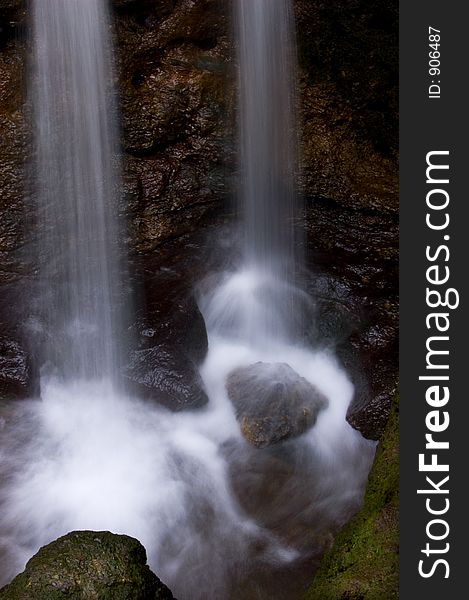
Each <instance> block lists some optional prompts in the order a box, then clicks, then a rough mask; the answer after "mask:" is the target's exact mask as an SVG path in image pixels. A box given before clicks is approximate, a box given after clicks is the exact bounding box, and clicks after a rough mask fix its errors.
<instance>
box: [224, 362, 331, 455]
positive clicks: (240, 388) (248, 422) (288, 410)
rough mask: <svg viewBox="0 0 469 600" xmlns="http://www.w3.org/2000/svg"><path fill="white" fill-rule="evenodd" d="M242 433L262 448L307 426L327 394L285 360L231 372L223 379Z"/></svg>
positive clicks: (312, 422) (322, 405)
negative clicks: (301, 375) (225, 379)
mask: <svg viewBox="0 0 469 600" xmlns="http://www.w3.org/2000/svg"><path fill="white" fill-rule="evenodd" d="M226 389H227V391H228V396H229V398H230V400H231V402H232V403H233V405H234V407H235V410H236V416H237V419H238V421H239V424H240V428H241V432H242V434H243V436H244V437H245V438H246V440H247V441H248V442H249V443H250V444H252V445H253V446H256V447H257V448H263V447H265V446H269V445H271V444H276V443H278V442H282V441H284V440H287V439H290V438H292V437H296V436H299V435H301V434H302V433H304V432H305V431H307V430H308V429H310V428H311V427H312V426H313V425H314V424H315V423H316V419H317V416H318V414H319V412H320V411H321V410H322V409H323V408H325V407H326V406H327V404H328V400H327V399H326V397H325V396H324V395H323V394H321V392H319V390H317V389H316V388H315V387H313V386H312V385H311V384H310V383H309V382H308V381H306V379H304V378H303V377H300V376H299V375H298V374H297V373H296V372H295V371H294V370H293V369H292V368H291V367H289V366H288V365H287V364H285V363H262V362H258V363H255V364H254V365H250V366H249V367H241V368H239V369H235V370H234V371H232V372H231V373H230V374H229V375H228V378H227V381H226Z"/></svg>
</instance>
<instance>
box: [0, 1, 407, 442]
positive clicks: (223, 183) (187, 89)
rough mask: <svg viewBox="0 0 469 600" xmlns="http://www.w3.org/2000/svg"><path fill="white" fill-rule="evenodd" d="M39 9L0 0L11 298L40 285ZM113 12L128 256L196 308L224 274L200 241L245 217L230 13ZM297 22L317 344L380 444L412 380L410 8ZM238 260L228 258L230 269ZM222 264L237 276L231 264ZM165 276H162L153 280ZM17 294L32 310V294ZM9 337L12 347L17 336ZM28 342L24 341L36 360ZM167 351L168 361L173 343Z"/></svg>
mask: <svg viewBox="0 0 469 600" xmlns="http://www.w3.org/2000/svg"><path fill="white" fill-rule="evenodd" d="M26 6H27V5H26V3H25V2H22V1H21V0H0V258H1V261H0V262H1V267H0V285H1V286H2V290H3V288H4V285H5V284H8V285H10V284H11V283H12V282H16V281H19V282H22V281H25V280H26V279H27V278H29V277H30V274H31V273H32V272H33V270H34V267H33V266H32V265H30V264H29V263H28V262H27V261H26V260H25V257H26V255H27V254H28V252H26V251H25V252H23V249H25V248H27V246H26V245H25V243H27V242H28V241H30V240H27V239H25V233H24V232H25V223H29V213H28V210H27V207H29V206H31V205H32V204H31V203H30V202H29V201H28V202H25V201H24V199H23V198H24V193H25V187H27V186H25V181H26V178H25V164H24V163H25V157H27V156H28V151H27V148H29V147H30V146H29V145H28V144H29V142H28V136H29V135H30V131H29V129H30V128H28V126H27V110H26V105H25V94H24V87H25V80H26V60H25V57H26V45H25V40H26V35H25V32H26V29H25V28H26V26H27V23H28V20H27V16H28V15H27V9H26ZM112 7H113V12H114V29H115V40H116V58H117V63H118V64H117V69H116V83H117V85H118V93H119V100H120V113H121V121H122V163H123V169H124V186H123V193H122V202H121V206H120V211H121V212H122V213H123V214H125V215H126V216H127V220H128V222H129V235H128V236H127V238H126V242H127V244H128V247H129V248H130V249H131V250H132V251H133V252H135V251H136V252H138V254H139V260H140V261H141V262H144V263H145V262H146V263H147V265H148V267H147V268H146V269H145V272H144V275H143V279H144V280H146V279H148V280H150V279H152V278H153V279H155V276H154V275H155V273H156V274H157V276H158V278H159V281H160V282H161V286H165V285H166V282H167V272H165V271H164V268H163V266H162V265H163V264H164V261H166V262H167V264H169V265H170V267H169V268H170V269H172V270H173V271H177V270H178V269H181V270H182V271H184V273H185V274H184V275H183V278H184V279H185V281H186V283H187V285H186V289H185V291H184V293H183V294H182V296H181V297H184V296H185V295H186V293H187V292H188V290H189V289H190V286H192V285H193V284H194V283H197V281H199V280H201V279H202V278H204V277H206V275H207V273H209V272H210V271H211V269H213V260H212V259H210V260H209V261H207V256H208V255H210V248H206V250H208V251H207V252H205V254H204V253H201V252H199V250H198V249H197V248H198V247H199V246H200V241H199V238H200V236H201V235H205V236H206V237H207V238H208V237H209V236H211V235H214V233H213V231H212V229H211V227H212V225H213V223H214V222H215V221H216V220H217V219H218V218H219V215H220V214H223V213H229V211H230V210H231V206H230V199H231V196H232V194H233V190H234V185H233V182H234V179H233V178H234V177H235V176H236V160H235V154H234V137H235V130H236V128H235V124H236V111H235V86H234V79H235V78H234V74H235V69H234V51H233V40H232V34H231V29H230V15H231V9H230V2H228V1H227V0H190V1H189V0H178V1H176V0H162V1H161V2H154V1H153V0H113V2H112ZM295 14H296V21H297V36H298V45H299V57H300V70H299V75H300V89H299V104H300V113H301V114H300V120H301V128H300V131H301V134H302V153H303V160H302V175H301V178H300V182H299V183H300V189H301V192H302V194H303V196H304V197H305V200H306V211H305V215H306V218H305V220H304V226H305V230H306V234H307V235H306V242H305V243H306V246H307V247H306V255H307V256H308V257H311V263H310V264H309V265H308V267H311V269H312V271H313V272H314V276H313V277H311V275H308V277H307V279H308V283H307V285H306V286H305V287H308V288H309V289H310V291H311V293H312V294H313V295H314V294H316V296H315V297H316V298H317V301H316V300H315V301H316V303H317V305H318V311H319V313H318V314H319V315H321V319H320V322H319V324H318V323H317V322H316V323H315V324H314V325H312V326H311V335H310V334H308V335H310V337H311V336H313V335H314V336H315V340H314V343H316V341H317V338H318V337H319V339H321V342H320V343H321V344H323V345H324V344H326V345H328V346H329V347H334V348H335V349H336V351H337V353H338V354H339V356H340V358H341V360H342V362H343V364H344V366H345V368H346V369H347V370H348V372H349V373H350V374H351V377H352V378H353V380H354V383H355V384H356V388H357V393H356V396H355V399H354V401H353V403H352V405H351V407H350V410H349V417H348V418H349V420H350V422H351V423H352V424H353V425H354V426H355V427H357V428H359V429H360V431H362V433H364V434H365V435H367V436H368V437H373V438H374V439H377V438H378V437H379V436H380V435H381V433H382V431H383V427H384V423H385V421H386V419H387V414H388V411H389V400H390V397H391V395H392V391H393V390H394V388H395V385H396V375H395V374H396V372H397V353H396V346H397V258H398V242H397V240H398V217H397V209H398V194H397V161H398V159H397V59H396V56H395V53H396V36H397V28H396V18H397V6H396V5H395V3H394V2H392V1H389V0H380V1H379V2H377V3H373V4H370V3H368V2H365V1H364V0H340V2H338V3H335V4H334V5H331V4H330V3H329V4H328V3H325V2H315V3H311V2H310V1H308V0H295ZM223 219H224V220H225V221H226V218H225V217H223ZM228 220H229V221H231V222H233V219H232V217H229V218H228ZM28 226H29V225H28ZM215 235H217V234H216V233H215ZM222 235H225V233H224V232H223V233H222ZM194 240H196V241H194ZM204 243H205V245H206V246H207V247H208V246H210V244H209V243H208V242H207V241H205V242H204ZM212 245H214V243H213V242H212ZM194 246H195V248H194ZM235 247H236V243H235V244H231V246H230V245H229V244H225V246H224V247H223V248H222V250H220V251H219V255H223V253H225V255H226V256H227V255H228V254H229V253H232V252H233V248H235ZM235 252H236V249H235ZM192 254H194V256H192ZM157 255H158V256H157ZM160 256H161V260H160ZM198 260H199V262H197V261H198ZM217 260H218V265H219V266H222V268H223V260H219V259H218V258H217ZM155 261H156V262H159V266H158V267H157V268H156V270H155V271H154V272H153V271H152V269H153V265H154V263H155ZM189 263H191V269H192V271H190V269H188V268H186V266H187V264H189ZM318 275H319V277H318ZM317 278H318V279H319V283H317V282H316V281H315V280H316V279H317ZM313 279H314V281H313ZM325 281H326V282H327V283H326V284H325V285H323V284H324V282H325ZM144 286H147V284H146V283H144ZM20 287H21V286H20ZM157 287H158V286H157V285H156V284H155V285H153V284H152V289H153V290H154V289H156V288H157ZM17 293H18V297H24V296H25V291H24V289H19V290H18V292H17ZM152 293H153V292H152ZM327 293H331V294H332V295H331V296H330V297H329V298H327V297H326V294H327ZM147 297H148V295H147ZM159 298H161V295H160V296H159ZM164 306H168V304H165V305H164ZM147 307H148V304H147ZM166 310H168V315H169V309H166V308H164V311H166ZM142 314H143V313H142ZM24 317H25V316H24V315H23V316H22V317H21V319H22V320H24ZM26 317H27V315H26ZM349 317H350V320H348V319H349ZM15 318H16V317H15V316H14V315H11V316H9V321H10V322H11V321H13V320H14V319H15ZM139 318H140V317H139ZM165 318H166V317H165ZM158 319H160V317H159V316H158ZM161 319H162V320H164V319H163V317H161ZM2 320H4V319H3V316H2V318H1V319H0V322H1V321H2ZM151 320H153V317H152V318H151V319H150V321H151ZM17 326H21V320H20V319H19V320H18V321H17V322H15V323H13V329H14V330H15V331H16V329H17ZM145 328H146V326H145V327H144V329H145ZM150 328H151V327H150ZM318 329H319V331H318ZM160 334H162V330H161V329H160V330H158V335H160ZM0 335H1V336H2V337H3V338H7V339H10V337H11V336H10V334H9V333H8V332H7V331H6V330H4V329H1V330H0ZM15 335H16V334H15ZM334 336H335V338H334ZM143 337H145V336H143ZM20 338H21V336H19V337H18V336H16V337H15V336H13V337H12V338H11V339H12V340H13V341H14V340H17V341H18V343H20V345H22V346H23V347H24V344H23V342H22V341H21V339H20ZM147 341H148V340H147ZM163 346H164V350H165V352H167V353H169V351H170V349H168V345H167V344H166V342H165V343H164V344H163ZM152 347H153V346H151V344H142V345H141V346H140V345H139V344H137V346H134V349H135V350H136V351H137V350H138V351H146V352H148V351H149V350H150V349H151V348H152ZM171 351H172V350H171ZM154 353H156V350H155V352H154ZM189 354H190V356H191V360H190V361H189V362H191V361H194V360H195V362H196V363H197V362H198V361H200V355H201V353H200V352H199V355H198V354H197V351H196V352H195V353H194V352H193V351H192V350H191V351H190V352H189ZM194 357H195V358H194ZM152 360H153V359H152ZM136 362H137V364H141V361H136ZM191 368H192V367H191Z"/></svg>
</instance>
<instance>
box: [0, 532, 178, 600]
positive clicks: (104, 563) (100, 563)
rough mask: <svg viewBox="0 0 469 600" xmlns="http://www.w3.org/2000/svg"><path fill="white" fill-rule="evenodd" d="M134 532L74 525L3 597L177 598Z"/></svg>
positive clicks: (41, 599) (35, 599)
mask: <svg viewBox="0 0 469 600" xmlns="http://www.w3.org/2000/svg"><path fill="white" fill-rule="evenodd" d="M146 563H147V556H146V552H145V548H144V547H143V546H142V545H141V544H140V542H139V541H137V540H136V539H134V538H131V537H128V536H126V535H115V534H112V533H109V532H95V531H74V532H72V533H69V534H68V535H66V536H64V537H61V538H59V539H58V540H56V541H55V542H52V543H51V544H49V545H47V546H44V547H43V548H41V549H40V550H39V552H38V553H37V554H36V555H35V556H33V558H32V559H31V560H30V561H29V562H28V564H27V565H26V569H25V571H24V572H23V573H21V574H20V575H18V576H17V577H15V579H14V580H13V581H12V582H11V583H10V584H9V585H7V586H6V587H4V588H3V589H2V590H0V598H1V600H60V599H61V598H64V599H65V598H69V599H71V600H73V599H76V600H78V599H80V600H83V599H86V598H89V599H91V598H93V599H96V600H124V599H125V600H172V599H173V595H172V594H171V592H170V591H169V589H168V588H167V587H166V586H165V585H164V584H163V583H162V582H161V581H160V580H159V579H158V577H157V576H156V575H155V574H154V573H152V572H151V571H150V569H149V567H148V566H147V564H146Z"/></svg>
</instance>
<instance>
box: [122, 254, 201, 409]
mask: <svg viewBox="0 0 469 600" xmlns="http://www.w3.org/2000/svg"><path fill="white" fill-rule="evenodd" d="M173 258H174V257H173ZM168 264H169V261H168ZM181 271H182V269H181ZM150 272H151V273H152V275H151V276H150V274H149V273H150ZM141 277H142V279H143V280H144V282H145V283H144V286H140V287H141V289H140V293H141V304H140V306H139V307H137V317H136V320H135V321H134V323H133V324H132V326H131V351H130V353H129V357H128V360H127V363H126V365H125V367H124V369H123V375H124V378H125V380H126V382H127V386H128V387H130V389H131V390H132V391H133V392H134V393H136V394H137V395H139V396H141V397H144V398H149V399H153V400H155V401H156V402H159V403H160V404H163V405H164V406H166V407H167V408H169V409H171V410H175V411H179V410H182V409H185V408H198V407H200V406H203V405H204V404H206V403H207V402H208V397H207V395H206V393H205V391H204V387H203V382H202V379H201V377H200V375H199V371H198V367H199V365H200V363H201V362H202V361H203V360H204V358H205V356H206V354H207V351H208V339H207V330H206V327H205V321H204V318H203V316H202V314H201V313H200V311H199V308H198V306H197V302H196V300H195V298H194V295H193V293H192V292H191V290H190V287H191V282H190V281H188V280H187V278H186V277H185V276H183V274H182V273H181V272H177V271H172V270H171V269H169V268H168V267H166V268H161V269H160V268H159V267H158V265H157V264H156V262H155V261H153V262H152V263H149V262H148V261H147V262H145V264H144V265H143V274H142V275H141ZM136 285H138V283H137V282H136Z"/></svg>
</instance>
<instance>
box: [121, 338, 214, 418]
mask: <svg viewBox="0 0 469 600" xmlns="http://www.w3.org/2000/svg"><path fill="white" fill-rule="evenodd" d="M124 376H125V377H126V379H127V381H128V384H129V385H130V388H131V390H133V391H134V392H136V393H137V394H138V395H139V396H141V397H144V398H151V399H153V400H156V401H157V402H158V403H160V404H162V405H163V406H166V407H167V408H169V409H171V410H173V411H179V410H183V409H191V408H200V407H201V406H203V405H204V404H206V403H207V402H208V397H207V394H206V393H205V390H204V387H203V382H202V379H201V377H200V375H199V372H198V369H197V366H196V364H195V363H194V362H192V361H191V360H189V359H188V358H187V355H186V354H185V353H180V352H178V350H177V347H175V346H169V345H165V344H156V345H155V346H153V347H152V348H148V349H146V350H136V351H134V352H132V353H131V355H130V361H129V363H128V365H127V366H126V368H125V370H124Z"/></svg>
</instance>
